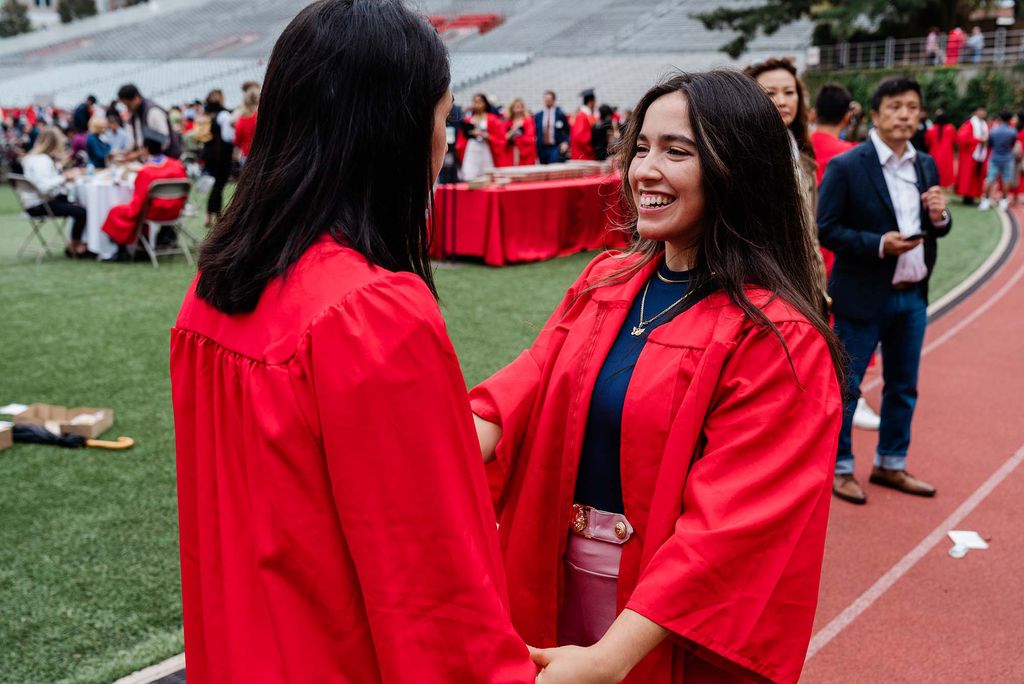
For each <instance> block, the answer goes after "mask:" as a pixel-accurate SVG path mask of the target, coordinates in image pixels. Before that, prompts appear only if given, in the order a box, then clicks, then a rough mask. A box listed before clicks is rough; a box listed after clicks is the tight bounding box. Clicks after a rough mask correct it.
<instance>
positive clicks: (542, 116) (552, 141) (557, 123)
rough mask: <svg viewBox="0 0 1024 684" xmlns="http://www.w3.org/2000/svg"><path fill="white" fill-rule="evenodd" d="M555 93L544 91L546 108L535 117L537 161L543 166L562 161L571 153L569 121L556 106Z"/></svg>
mask: <svg viewBox="0 0 1024 684" xmlns="http://www.w3.org/2000/svg"><path fill="white" fill-rule="evenodd" d="M556 99H557V98H556V97H555V91H553V90H546V91H544V108H543V109H541V110H540V111H539V112H537V113H536V114H534V115H533V125H534V126H535V127H536V128H537V159H538V160H539V161H540V163H541V164H552V163H554V162H558V161H561V160H562V158H563V157H564V156H565V154H566V153H567V152H568V151H569V119H568V117H566V115H565V112H563V111H562V108H561V107H559V106H558V105H556V104H555V101H556Z"/></svg>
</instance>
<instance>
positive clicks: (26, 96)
mask: <svg viewBox="0 0 1024 684" xmlns="http://www.w3.org/2000/svg"><path fill="white" fill-rule="evenodd" d="M529 61H530V55H529V53H485V54H466V53H455V54H453V55H452V56H451V67H452V85H453V87H454V88H455V89H460V88H463V87H468V86H469V85H470V84H472V83H477V82H479V81H481V80H483V79H489V78H493V77H496V76H497V75H500V74H503V73H505V72H508V71H509V70H511V69H515V68H517V67H519V66H521V65H524V64H527V63H529ZM265 73H266V62H265V61H264V60H260V59H172V60H105V61H104V60H88V61H82V62H76V63H74V64H55V65H51V66H48V67H42V68H37V67H17V66H8V65H0V106H21V105H24V104H26V103H29V102H47V101H52V102H53V103H54V104H56V105H57V106H59V107H62V108H68V107H73V106H75V105H76V104H78V103H79V102H81V101H82V100H83V99H84V98H85V97H86V96H87V95H89V94H93V95H96V97H97V98H99V100H100V102H101V103H107V102H110V101H111V100H113V99H114V98H115V97H116V96H117V89H118V88H119V87H121V86H122V85H124V84H125V83H134V84H135V85H137V86H138V87H139V90H141V91H142V92H143V94H145V95H146V96H147V97H151V98H153V99H155V100H156V101H157V102H160V103H161V104H164V105H167V106H170V105H172V104H183V103H185V102H190V101H192V100H194V99H196V98H199V99H202V98H204V97H205V96H206V93H207V92H209V91H210V90H212V89H214V88H220V89H221V90H223V91H224V94H225V96H226V97H227V101H228V104H229V105H233V104H237V103H238V102H239V100H240V99H241V85H242V83H244V82H246V81H262V80H263V76H264V74H265Z"/></svg>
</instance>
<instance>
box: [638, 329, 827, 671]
mask: <svg viewBox="0 0 1024 684" xmlns="http://www.w3.org/2000/svg"><path fill="white" fill-rule="evenodd" d="M778 328H779V330H780V332H781V333H782V334H783V336H784V337H785V339H786V342H787V344H788V346H789V351H790V354H791V355H792V359H793V364H794V365H795V369H796V374H795V376H794V372H793V370H792V369H791V368H790V364H789V361H788V360H787V358H786V354H785V352H784V350H783V349H782V348H781V345H780V344H779V341H778V339H777V338H776V337H775V336H774V334H773V333H771V331H765V330H757V331H754V332H751V333H749V334H748V335H747V336H746V337H745V338H744V339H743V340H742V341H741V342H740V343H739V345H738V346H737V348H736V350H735V351H734V353H733V356H732V358H731V359H730V360H729V361H728V362H727V364H726V367H725V369H724V370H723V373H722V376H721V378H720V379H719V383H718V385H717V388H716V391H715V396H714V399H713V401H712V405H711V406H712V408H711V409H710V412H709V414H708V416H707V417H706V419H705V421H704V428H703V435H704V448H703V451H702V456H701V457H700V458H699V459H698V460H697V461H696V463H695V464H694V465H693V468H692V471H691V472H690V476H689V479H688V481H687V484H686V488H685V491H684V493H683V513H682V515H681V516H680V517H679V518H678V520H677V521H676V524H675V528H674V532H673V533H672V534H671V536H670V537H669V538H668V540H667V541H666V542H665V543H664V544H662V545H661V547H660V548H658V549H657V550H656V551H654V553H653V554H652V557H651V558H650V560H649V562H647V564H646V566H645V567H644V569H643V570H642V572H641V575H640V579H639V582H638V584H637V587H636V589H635V591H634V592H633V594H632V595H631V597H630V599H629V601H628V603H627V605H626V607H627V608H629V609H631V610H634V611H636V612H637V613H640V614H641V615H644V616H645V617H647V618H648V619H650V620H653V621H654V622H656V623H658V624H659V625H661V626H663V627H665V628H666V629H668V630H670V631H672V632H674V633H675V634H676V635H678V636H679V637H682V638H683V640H684V643H686V644H687V646H689V647H692V648H693V649H694V650H695V652H696V653H697V654H698V655H701V656H702V657H703V658H704V659H706V660H708V661H711V662H714V663H716V664H719V665H720V664H721V663H723V662H725V663H734V664H735V665H738V666H739V667H741V668H743V669H744V670H747V671H751V672H754V673H757V674H758V675H760V676H762V677H765V678H767V679H769V680H770V681H773V682H786V683H790V682H796V681H797V678H798V677H799V674H800V670H801V668H802V666H803V660H804V655H805V653H806V650H807V644H808V642H809V640H810V635H811V627H812V622H813V620H814V611H815V607H816V604H817V591H818V583H819V580H820V572H821V561H822V556H823V554H824V543H825V530H826V527H827V522H828V508H829V502H830V491H829V484H830V482H831V477H832V465H833V462H834V459H835V450H836V442H837V437H838V433H839V425H840V421H841V403H840V394H839V387H838V383H837V381H836V378H835V376H834V374H833V372H832V361H831V358H830V356H829V352H828V349H827V346H826V344H825V342H824V340H823V339H822V337H821V335H820V334H819V333H818V332H817V331H816V330H815V329H814V328H813V327H812V326H810V325H809V324H807V323H802V322H800V323H797V322H788V323H780V324H779V325H778ZM797 378H799V382H798V380H797ZM735 665H734V666H733V667H735Z"/></svg>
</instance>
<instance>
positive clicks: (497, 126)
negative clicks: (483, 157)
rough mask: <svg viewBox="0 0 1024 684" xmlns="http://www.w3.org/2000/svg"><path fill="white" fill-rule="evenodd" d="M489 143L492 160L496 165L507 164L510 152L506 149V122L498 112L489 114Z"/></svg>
mask: <svg viewBox="0 0 1024 684" xmlns="http://www.w3.org/2000/svg"><path fill="white" fill-rule="evenodd" d="M487 144H488V145H489V146H490V148H491V161H493V162H494V165H495V166H505V165H506V163H505V158H506V157H507V156H508V152H507V150H506V149H505V148H506V145H505V122H504V121H503V120H502V119H501V118H500V117H499V116H498V115H496V114H488V115H487Z"/></svg>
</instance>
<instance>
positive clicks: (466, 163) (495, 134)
mask: <svg viewBox="0 0 1024 684" xmlns="http://www.w3.org/2000/svg"><path fill="white" fill-rule="evenodd" d="M494 112H495V109H494V106H493V105H491V102H490V100H488V99H487V96H486V95H484V94H483V93H476V94H475V95H473V105H472V107H471V108H470V111H469V112H467V113H466V116H465V118H464V119H463V124H462V128H461V129H460V130H458V131H457V132H456V133H457V134H456V137H455V154H456V155H457V156H458V158H459V162H460V163H461V165H462V172H463V174H462V176H463V180H467V181H468V180H473V179H474V178H476V177H478V176H481V175H483V174H484V172H486V171H490V170H491V169H492V168H494V167H495V166H497V165H499V162H500V160H501V159H503V158H504V154H505V123H504V122H503V121H502V120H501V117H499V116H498V115H497V114H495V113H494Z"/></svg>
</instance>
